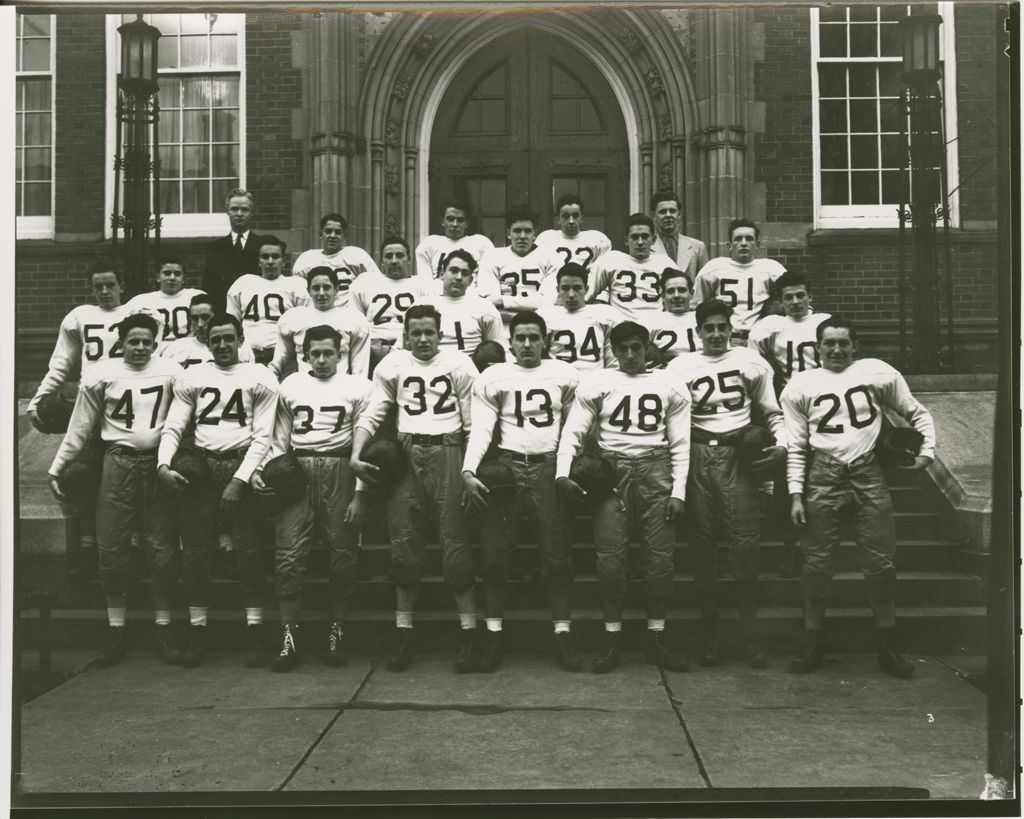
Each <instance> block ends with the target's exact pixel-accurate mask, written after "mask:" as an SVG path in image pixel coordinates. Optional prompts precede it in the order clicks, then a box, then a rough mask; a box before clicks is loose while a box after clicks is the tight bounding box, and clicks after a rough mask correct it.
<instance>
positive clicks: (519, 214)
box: [505, 205, 537, 230]
mask: <svg viewBox="0 0 1024 819" xmlns="http://www.w3.org/2000/svg"><path fill="white" fill-rule="evenodd" d="M516 222H529V223H530V224H531V225H533V229H534V230H536V229H537V214H535V213H534V212H533V211H532V210H530V206H529V205H513V206H512V207H511V208H509V209H508V213H506V214H505V230H511V229H512V225H514V224H515V223H516Z"/></svg>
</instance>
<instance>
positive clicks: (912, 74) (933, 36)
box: [900, 14, 942, 85]
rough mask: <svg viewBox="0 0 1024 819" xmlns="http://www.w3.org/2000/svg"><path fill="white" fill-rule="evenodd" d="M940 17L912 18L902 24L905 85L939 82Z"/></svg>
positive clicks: (920, 15)
mask: <svg viewBox="0 0 1024 819" xmlns="http://www.w3.org/2000/svg"><path fill="white" fill-rule="evenodd" d="M941 25H942V16H941V15H938V14H911V15H909V16H908V17H904V18H903V19H902V20H900V30H901V33H902V35H903V81H904V82H905V83H907V84H908V85H918V84H924V83H934V82H936V81H937V80H938V79H939V26H941Z"/></svg>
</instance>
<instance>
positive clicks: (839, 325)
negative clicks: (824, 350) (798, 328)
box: [816, 316, 857, 344]
mask: <svg viewBox="0 0 1024 819" xmlns="http://www.w3.org/2000/svg"><path fill="white" fill-rule="evenodd" d="M829 327H834V328H835V329H837V330H846V331H847V332H848V333H849V334H850V341H852V342H853V343H854V344H856V343H857V328H856V327H854V326H853V322H852V321H850V320H849V319H845V318H843V317H842V316H830V317H829V318H827V319H825V320H824V321H823V322H822V323H821V324H819V325H818V329H817V331H816V332H817V334H818V341H819V342H820V341H821V340H822V339H823V338H824V337H825V331H826V330H827V329H828V328H829Z"/></svg>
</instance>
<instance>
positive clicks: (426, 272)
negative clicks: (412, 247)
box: [416, 239, 434, 281]
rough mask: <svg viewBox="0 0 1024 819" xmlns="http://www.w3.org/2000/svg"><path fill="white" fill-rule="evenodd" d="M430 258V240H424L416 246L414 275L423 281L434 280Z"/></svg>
mask: <svg viewBox="0 0 1024 819" xmlns="http://www.w3.org/2000/svg"><path fill="white" fill-rule="evenodd" d="M430 257H431V253H430V240H429V239H424V240H423V241H422V242H420V243H419V244H418V245H417V246H416V275H417V276H419V277H420V279H422V280H423V281H430V280H431V279H433V278H434V269H433V267H432V266H431V263H430V262H431V258H430Z"/></svg>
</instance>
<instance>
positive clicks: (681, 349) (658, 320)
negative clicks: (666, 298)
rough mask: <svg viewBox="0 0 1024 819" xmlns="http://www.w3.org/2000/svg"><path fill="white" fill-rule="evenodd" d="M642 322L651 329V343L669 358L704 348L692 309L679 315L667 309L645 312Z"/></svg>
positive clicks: (697, 351)
mask: <svg viewBox="0 0 1024 819" xmlns="http://www.w3.org/2000/svg"><path fill="white" fill-rule="evenodd" d="M644 324H645V326H646V327H647V329H648V330H650V331H651V344H653V345H655V346H656V347H657V348H658V349H659V350H661V352H662V353H663V354H664V355H665V356H666V357H668V358H669V359H672V358H675V357H676V356H680V355H682V354H683V353H699V352H700V351H701V350H703V349H704V342H702V341H701V339H700V334H699V333H698V332H697V316H696V314H695V313H694V312H693V311H692V310H688V311H687V312H685V313H682V314H680V315H676V314H675V313H670V312H668V311H667V310H663V311H662V312H660V313H649V314H645V315H644Z"/></svg>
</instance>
